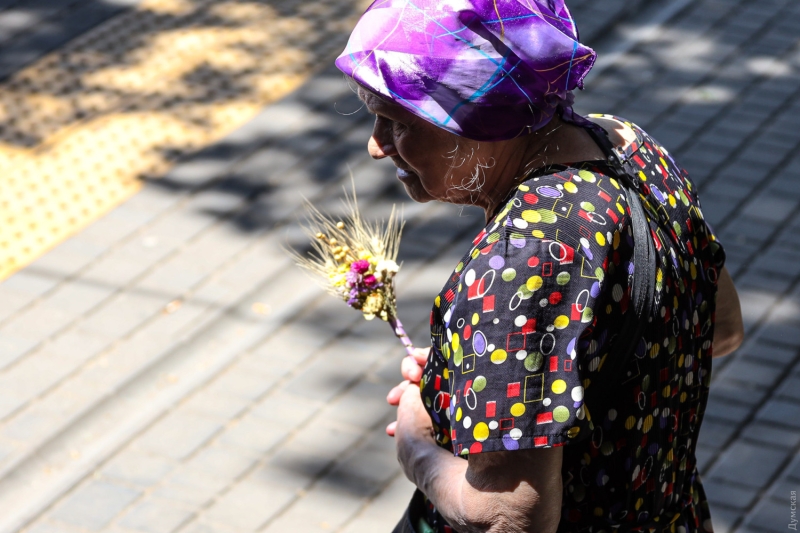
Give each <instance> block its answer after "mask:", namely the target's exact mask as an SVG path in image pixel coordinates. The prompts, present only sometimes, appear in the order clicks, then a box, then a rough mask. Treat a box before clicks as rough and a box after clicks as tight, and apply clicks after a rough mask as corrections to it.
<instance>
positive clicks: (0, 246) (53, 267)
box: [0, 0, 800, 533]
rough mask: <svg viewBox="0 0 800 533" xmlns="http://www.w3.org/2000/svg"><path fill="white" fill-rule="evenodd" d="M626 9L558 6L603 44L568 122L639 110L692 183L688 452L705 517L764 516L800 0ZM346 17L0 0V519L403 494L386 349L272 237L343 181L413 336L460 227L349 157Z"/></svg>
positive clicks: (797, 139)
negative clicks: (704, 391) (692, 386)
mask: <svg viewBox="0 0 800 533" xmlns="http://www.w3.org/2000/svg"><path fill="white" fill-rule="evenodd" d="M626 6H627V7H628V8H630V6H631V3H630V2H628V3H623V2H617V1H615V2H608V3H607V5H605V6H604V7H606V9H603V10H600V9H598V7H597V4H596V3H595V4H594V5H592V4H591V3H590V2H588V1H583V2H578V1H576V2H573V9H574V11H575V14H576V18H577V19H578V23H579V25H580V26H581V27H582V36H583V40H584V41H586V42H587V43H588V44H590V45H592V46H596V48H597V49H598V51H599V52H600V54H601V58H605V59H603V60H601V61H600V62H599V63H598V68H597V70H596V72H595V73H593V74H592V75H590V78H589V79H588V80H587V90H586V91H584V92H583V93H581V94H578V95H577V102H578V104H577V107H578V108H579V110H580V111H582V112H606V113H614V114H616V115H619V116H623V117H625V118H628V119H630V120H633V121H634V122H637V123H638V124H640V125H641V126H643V127H644V128H645V129H647V130H648V131H649V132H650V133H652V134H653V135H654V136H655V137H656V138H658V139H659V140H660V141H662V142H663V143H664V144H665V145H666V146H667V147H668V148H670V149H671V151H672V153H673V154H675V156H676V158H677V159H678V161H680V162H682V163H683V164H684V165H685V166H686V167H687V169H688V170H689V171H690V174H691V175H692V176H693V178H694V180H695V182H696V183H697V184H698V185H699V186H700V189H701V200H702V202H703V203H702V208H703V211H704V213H705V214H706V216H707V217H708V218H709V219H710V220H711V221H712V224H713V225H714V227H715V229H716V230H717V232H718V234H719V235H720V239H721V240H722V242H723V244H724V245H725V247H726V251H727V254H728V268H729V269H730V270H731V272H732V273H733V274H734V276H735V279H736V281H737V285H738V286H739V288H740V293H741V296H742V299H743V306H744V312H745V319H746V324H747V331H748V340H747V341H746V343H745V345H744V346H743V347H742V348H741V349H740V350H739V351H738V352H737V353H736V354H734V355H732V356H729V357H727V358H725V359H722V360H716V361H715V366H714V373H713V381H712V393H711V397H710V400H709V403H708V408H707V410H706V414H705V421H704V423H703V428H702V432H701V436H700V443H699V448H698V449H699V451H698V457H699V460H700V463H701V466H702V474H703V479H704V483H705V486H706V491H707V493H708V496H709V499H710V500H711V502H712V513H713V519H714V527H715V530H716V531H722V532H725V531H737V532H746V531H762V532H765V531H766V532H772V531H779V530H784V529H786V528H787V525H788V524H789V523H790V517H791V514H790V513H791V511H790V491H792V490H795V491H797V490H799V489H800V460H798V459H797V455H798V454H797V451H798V446H800V392H798V391H800V364H798V356H799V355H800V354H799V353H798V350H799V348H800V287H798V279H799V278H800V252H798V250H797V246H796V242H797V238H796V236H795V234H796V233H797V232H798V231H799V230H800V223H799V222H798V221H797V219H796V217H795V216H794V215H795V213H796V210H797V207H798V203H800V156H798V155H797V154H798V151H797V149H798V145H800V128H798V123H797V119H796V117H797V116H798V113H799V112H800V99H799V98H798V92H800V51H799V47H798V44H799V43H798V35H800V4H797V3H796V2H792V1H781V0H776V1H761V2H758V3H757V4H756V3H752V2H750V3H748V2H743V1H741V2H739V1H733V0H731V1H705V0H699V1H697V2H687V1H685V0H682V1H677V2H666V3H658V5H652V3H646V2H640V3H638V4H636V6H637V7H641V10H639V11H637V12H634V13H629V18H628V20H622V14H623V13H624V12H623V8H624V7H626ZM363 7H364V5H363V3H361V4H359V3H358V2H355V1H354V2H337V3H334V2H332V1H328V2H313V3H311V2H309V3H299V2H298V3H294V2H288V1H286V2H234V1H227V2H220V1H199V0H198V1H189V0H153V1H147V0H145V1H143V2H138V1H134V0H107V1H104V2H101V1H94V0H82V1H74V2H47V1H44V0H42V1H37V2H35V3H34V2H30V5H28V6H26V5H25V4H24V3H23V2H13V1H10V0H0V9H3V8H5V9H4V10H2V11H0V27H2V28H4V30H3V31H4V33H3V34H2V35H0V75H2V76H6V78H5V80H4V81H0V117H2V122H0V277H5V276H7V278H6V280H5V281H4V282H2V283H0V530H2V531H3V532H5V531H8V532H10V531H17V530H20V529H23V528H24V529H28V530H34V531H37V532H43V533H44V532H48V533H49V532H73V533H78V532H87V531H103V532H135V531H144V532H151V533H162V532H163V533H172V532H192V533H194V532H198V533H199V532H214V531H220V532H226V531H227V532H238V531H256V530H258V531H269V532H273V531H274V532H278V531H298V532H311V531H343V532H348V533H356V532H376V531H386V530H391V527H392V526H393V525H394V522H395V521H396V520H397V518H398V517H399V514H400V512H401V511H402V508H403V507H404V506H405V504H406V502H407V499H408V497H409V495H410V492H411V485H410V484H409V483H408V482H407V481H405V479H404V478H403V477H402V475H401V474H400V472H399V469H398V466H397V463H396V460H395V459H394V455H393V443H392V441H391V439H389V438H387V437H385V435H384V434H383V426H384V425H385V424H386V423H387V422H388V421H390V420H391V417H392V409H391V408H390V407H389V406H387V405H386V404H385V402H384V397H385V393H386V391H387V389H388V388H389V387H390V386H391V385H393V384H394V382H395V381H397V380H398V379H399V376H398V365H399V359H400V358H401V357H402V350H399V349H398V345H396V341H395V339H393V338H392V336H391V334H390V333H389V331H388V328H387V327H386V325H385V324H382V323H377V322H372V323H366V322H364V321H363V320H361V319H360V318H359V317H358V316H357V315H356V314H355V313H350V312H348V310H346V309H344V307H343V306H342V304H341V303H339V302H336V301H333V300H331V299H329V298H328V297H326V296H325V295H323V294H322V292H321V291H320V290H319V288H318V287H316V286H315V285H314V284H313V283H312V282H310V281H309V280H308V279H307V278H306V277H305V276H304V275H303V274H302V273H300V272H297V270H296V269H295V268H293V267H292V265H291V261H290V260H289V258H288V257H287V255H286V253H285V252H284V251H283V247H285V246H286V245H288V244H292V243H295V244H297V243H299V242H300V240H299V239H300V238H301V237H300V235H299V232H298V230H297V222H298V216H299V213H300V212H301V198H302V197H303V196H305V197H306V198H309V199H310V200H312V201H313V202H314V203H315V204H316V205H318V206H319V207H321V208H323V209H325V210H328V211H335V210H337V209H339V203H338V202H339V198H340V197H341V190H342V185H343V184H347V183H348V182H349V172H350V171H351V170H352V173H353V175H354V176H355V182H356V187H357V189H358V193H359V196H360V201H361V205H362V208H363V209H364V210H365V211H366V212H367V213H368V214H369V215H371V216H374V217H380V216H385V214H386V213H387V212H388V209H389V208H390V206H391V204H392V203H402V204H403V206H404V208H405V216H406V219H407V220H408V231H407V232H406V235H405V237H404V241H403V244H402V246H401V258H402V259H403V261H404V266H403V270H402V271H401V275H400V278H399V285H400V287H399V291H400V314H401V318H402V319H403V321H404V322H405V323H406V324H407V325H408V326H410V330H411V331H413V334H412V336H413V337H414V339H415V340H416V341H417V342H418V343H420V344H422V343H424V342H425V339H426V332H425V326H426V322H427V316H428V311H429V307H430V302H431V298H432V296H433V295H434V294H435V293H436V292H438V290H439V288H440V285H441V283H442V282H443V280H444V279H445V278H446V276H447V275H448V274H449V271H450V269H451V268H452V266H453V263H454V262H456V261H457V260H458V258H459V257H460V256H461V254H462V252H463V249H464V247H465V246H466V245H467V243H469V241H470V239H471V237H472V234H473V233H474V232H476V231H477V228H479V227H480V225H481V220H482V218H481V216H479V214H478V213H476V212H475V211H473V210H464V211H461V210H459V209H458V208H454V207H452V206H446V205H433V204H426V205H416V204H412V203H409V202H407V201H406V200H405V199H404V195H403V193H402V191H401V190H400V189H399V187H398V185H397V184H396V180H395V179H394V178H393V176H392V171H391V168H390V167H391V166H390V165H387V164H383V163H375V162H373V161H372V160H370V159H369V158H368V157H367V156H366V152H365V144H366V139H367V137H368V135H369V131H370V123H369V117H368V116H367V115H366V114H365V113H364V111H363V110H360V106H359V104H358V102H357V100H356V99H355V97H354V95H353V94H352V92H351V91H350V89H349V88H348V87H347V86H346V84H345V83H344V81H343V80H342V78H341V76H340V75H339V74H337V73H336V71H335V70H333V69H332V68H330V62H331V59H332V57H333V56H334V55H335V54H336V53H337V52H338V50H339V49H341V48H342V47H343V45H344V42H345V39H346V35H347V30H348V28H349V27H351V26H352V23H353V20H354V16H356V15H357V13H358V11H359V10H360V9H362V8H363ZM625 13H627V12H625ZM612 27H613V28H612ZM5 28H10V29H8V30H5ZM612 29H613V31H612ZM609 58H615V61H613V62H611V61H610V60H609ZM267 104H268V105H267ZM265 105H266V106H265ZM48 250H49V251H48ZM13 272H16V273H13Z"/></svg>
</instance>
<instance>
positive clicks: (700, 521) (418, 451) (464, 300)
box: [336, 0, 742, 533]
mask: <svg viewBox="0 0 800 533" xmlns="http://www.w3.org/2000/svg"><path fill="white" fill-rule="evenodd" d="M594 58H595V54H594V52H593V51H592V50H591V49H589V48H587V47H586V46H584V45H582V44H580V43H579V42H578V36H577V30H576V28H575V25H574V22H573V20H572V18H571V17H570V14H569V11H568V10H567V8H566V6H565V5H564V4H563V3H562V1H561V0H505V1H502V0H496V1H493V2H490V1H487V0H449V1H443V0H439V1H433V0H428V1H426V0H415V1H410V0H379V1H376V2H375V3H374V4H373V5H372V6H371V7H370V8H369V9H368V11H367V12H366V13H365V14H364V15H363V17H362V18H361V20H360V21H359V23H358V25H357V26H356V28H355V30H354V31H353V34H352V36H351V38H350V41H349V43H348V46H347V49H346V50H345V51H344V52H343V53H342V55H341V56H340V57H339V58H338V59H337V61H336V64H337V66H338V67H339V68H340V69H341V70H342V71H343V72H344V73H345V74H347V75H348V76H349V77H351V78H352V79H353V80H355V82H356V83H357V84H358V86H359V89H358V93H359V96H360V97H361V99H362V100H363V101H364V103H365V104H366V108H367V109H368V110H369V112H370V113H373V114H374V115H375V126H374V130H373V133H372V137H371V138H370V139H369V144H368V150H369V153H370V155H371V156H372V157H374V158H376V159H382V158H387V157H388V158H391V160H392V161H393V162H394V164H395V165H396V166H397V177H398V179H399V180H400V181H401V182H402V183H403V185H404V186H405V189H406V191H407V192H408V194H409V196H410V197H411V198H412V199H414V200H415V201H418V202H427V201H430V200H438V201H443V202H450V203H456V204H470V205H477V206H480V207H481V208H483V210H484V211H485V213H486V227H485V228H484V229H483V230H482V231H481V232H480V233H479V234H478V235H477V236H476V237H475V239H474V241H473V242H472V244H473V246H472V247H471V248H470V249H469V250H466V253H465V255H464V257H463V259H462V260H461V261H460V262H459V263H458V264H457V265H456V266H455V269H454V271H453V274H452V275H451V276H450V278H449V279H448V280H447V281H446V283H445V285H444V288H443V289H442V291H441V293H440V294H439V295H438V296H437V297H436V299H435V301H434V304H433V309H432V313H431V340H432V347H431V348H430V349H429V350H424V351H419V352H418V355H417V357H416V360H415V359H414V358H413V357H409V358H407V359H406V360H405V361H404V363H403V365H402V374H403V376H404V378H405V381H403V382H402V383H401V384H400V385H399V386H397V387H396V388H394V389H393V390H392V391H391V392H390V393H389V396H388V400H389V402H390V403H391V404H393V405H397V406H398V410H397V422H395V423H393V424H391V425H390V426H389V427H388V428H387V432H388V433H389V434H390V435H394V437H395V438H396V442H397V454H398V459H399V461H400V463H401V465H402V467H403V470H404V471H405V474H406V475H407V476H408V478H409V479H410V480H411V481H412V482H413V483H414V484H416V486H417V487H418V488H419V490H418V491H417V493H416V494H415V496H414V498H413V499H412V502H411V504H410V505H409V509H408V511H407V513H406V516H405V517H404V518H403V519H402V520H401V522H400V523H399V524H398V526H397V529H396V531H414V530H416V531H435V532H439V533H444V532H452V531H458V532H462V533H467V532H478V531H480V532H483V531H497V532H504V533H505V532H554V531H559V532H567V531H570V532H572V531H575V532H577V531H581V532H584V531H592V532H600V531H612V530H619V531H650V532H654V531H659V532H660V531H670V532H678V531H679V532H683V533H689V532H700V531H711V530H712V526H711V520H710V515H709V510H708V505H707V502H706V498H705V494H704V492H703V487H702V485H701V482H700V478H699V476H698V472H697V467H696V459H695V446H696V443H697V435H698V432H699V429H700V426H701V422H702V420H703V411H704V408H705V405H706V399H707V394H708V387H709V379H710V372H711V358H712V356H720V355H725V354H726V353H729V352H730V351H732V350H734V349H735V348H736V347H737V346H738V345H739V343H740V342H741V338H742V325H741V315H740V312H739V302H738V298H737V295H736V291H735V289H734V287H733V284H732V282H731V279H730V276H729V275H728V273H727V271H726V270H725V268H724V267H723V263H724V252H723V249H722V247H721V246H720V244H719V243H718V242H717V240H716V238H715V236H714V235H713V233H712V231H711V230H710V228H709V226H708V225H707V224H706V223H705V222H704V220H703V217H702V213H701V210H700V206H699V201H698V198H697V190H696V187H695V186H694V185H693V183H692V182H691V180H690V179H689V177H688V176H687V174H686V172H685V171H684V170H683V169H681V167H680V166H679V165H678V164H677V163H676V162H675V160H674V159H673V158H672V157H671V156H670V155H669V153H668V152H667V150H666V149H665V148H663V147H662V146H661V145H660V144H659V143H658V142H657V141H655V140H654V139H653V138H652V137H650V136H649V135H648V134H647V133H645V132H644V131H643V130H642V129H641V128H639V127H637V126H636V125H634V124H631V123H629V122H626V121H624V120H623V119H619V118H616V117H611V116H596V117H595V116H593V118H592V119H591V120H589V119H587V118H584V117H581V116H579V115H577V114H576V113H574V112H573V111H572V107H571V101H572V100H571V91H572V90H573V89H575V88H576V87H578V88H580V87H582V83H583V78H584V76H585V75H586V73H587V72H588V71H589V69H590V68H591V66H592V64H593V62H594ZM642 206H643V207H644V208H643V209H642ZM637 213H638V214H640V215H639V216H638V217H637V216H636V215H637ZM637 241H638V242H637ZM636 283H639V284H640V285H639V286H640V287H645V286H648V287H651V289H650V292H649V293H647V298H646V299H645V298H643V297H642V294H643V293H642V291H641V290H636V289H635V287H636ZM640 315H641V316H640ZM631 324H634V325H635V327H633V328H631V327H630V325H631Z"/></svg>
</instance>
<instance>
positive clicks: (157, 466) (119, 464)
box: [100, 451, 175, 488]
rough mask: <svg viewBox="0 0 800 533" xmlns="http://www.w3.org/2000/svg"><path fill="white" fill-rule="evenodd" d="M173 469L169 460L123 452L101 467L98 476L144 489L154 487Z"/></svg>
mask: <svg viewBox="0 0 800 533" xmlns="http://www.w3.org/2000/svg"><path fill="white" fill-rule="evenodd" d="M173 468H175V463H174V462H173V461H171V460H169V459H164V458H163V457H158V456H155V455H148V454H143V453H137V452H132V451H125V452H123V453H121V454H120V455H117V456H116V457H114V458H113V459H112V460H111V461H110V462H109V463H108V464H107V465H106V466H105V467H103V469H102V470H101V471H100V474H101V475H102V476H103V477H106V478H110V479H112V480H118V481H123V482H125V483H128V484H131V485H136V486H139V487H142V488H146V487H150V486H152V485H155V484H156V483H157V482H159V481H160V480H161V479H162V478H164V476H166V475H167V474H168V473H169V472H171V471H172V469H173Z"/></svg>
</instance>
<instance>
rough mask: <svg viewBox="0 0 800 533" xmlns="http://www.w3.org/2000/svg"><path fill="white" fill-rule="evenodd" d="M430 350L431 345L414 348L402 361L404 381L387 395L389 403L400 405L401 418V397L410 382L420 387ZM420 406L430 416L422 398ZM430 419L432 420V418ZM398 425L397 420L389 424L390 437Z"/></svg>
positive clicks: (401, 371) (387, 432)
mask: <svg viewBox="0 0 800 533" xmlns="http://www.w3.org/2000/svg"><path fill="white" fill-rule="evenodd" d="M430 352H431V347H430V346H428V347H427V348H414V354H413V355H409V356H407V357H405V358H404V359H403V361H402V363H400V373H401V374H402V375H403V380H404V381H402V382H401V383H400V384H399V385H397V386H396V387H394V388H393V389H392V390H390V391H389V394H388V395H387V396H386V401H387V402H389V405H395V406H397V407H398V413H397V418H398V419H399V418H400V401H401V398H402V396H403V394H404V392H405V391H406V389H407V388H408V386H409V385H410V384H413V385H414V387H413V388H416V389H419V387H418V386H417V385H418V384H419V380H420V379H422V369H423V367H424V366H425V363H426V362H427V360H428V355H429V354H430ZM417 395H418V396H419V390H417ZM419 406H420V408H421V409H422V412H423V413H424V415H425V417H426V418H429V417H428V414H427V413H425V407H424V406H423V405H422V399H421V398H420V399H419ZM403 408H404V409H405V408H406V406H405V405H404V406H403ZM428 421H429V422H430V419H429V420H428ZM396 427H397V422H392V423H391V424H389V425H388V426H387V427H386V434H387V435H389V436H390V437H394V435H395V428H396Z"/></svg>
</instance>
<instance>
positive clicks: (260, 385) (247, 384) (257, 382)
mask: <svg viewBox="0 0 800 533" xmlns="http://www.w3.org/2000/svg"><path fill="white" fill-rule="evenodd" d="M270 389H272V383H271V382H270V381H269V380H265V379H264V378H263V377H262V376H258V375H253V374H251V373H249V372H247V371H246V370H240V369H239V368H232V369H230V370H228V371H227V372H225V373H224V374H222V375H221V376H219V377H218V378H216V379H215V380H214V382H213V383H211V385H209V387H208V389H207V394H211V395H215V394H217V393H221V394H227V395H230V396H235V397H238V398H243V399H247V400H255V399H256V398H258V397H260V396H262V395H263V394H264V393H266V392H267V391H269V390H270Z"/></svg>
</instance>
